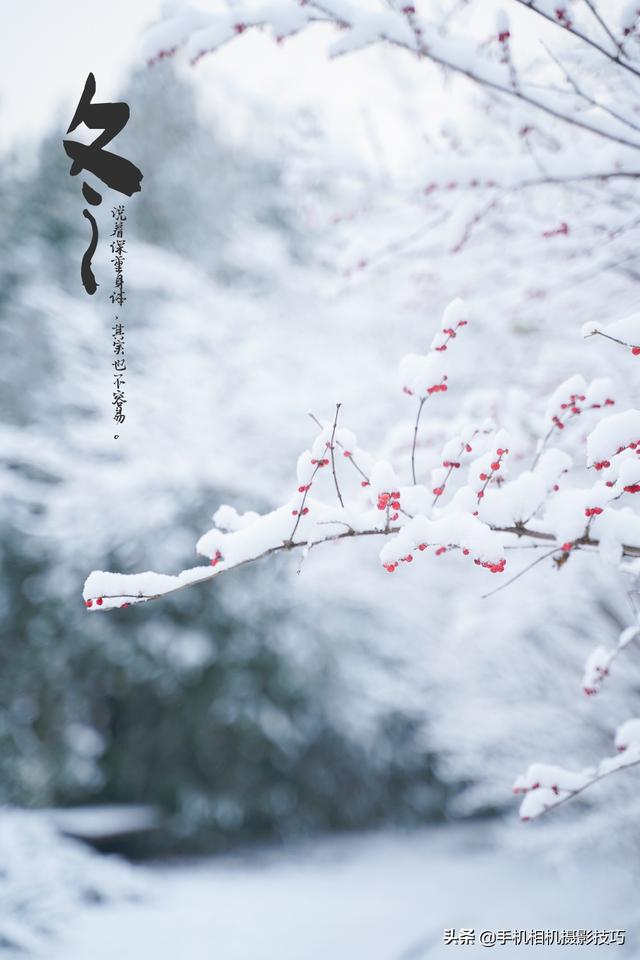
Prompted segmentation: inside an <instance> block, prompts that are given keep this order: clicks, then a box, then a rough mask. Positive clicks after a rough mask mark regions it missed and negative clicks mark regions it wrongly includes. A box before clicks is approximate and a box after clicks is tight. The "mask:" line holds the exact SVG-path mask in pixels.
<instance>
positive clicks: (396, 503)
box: [391, 500, 400, 510]
mask: <svg viewBox="0 0 640 960" xmlns="http://www.w3.org/2000/svg"><path fill="white" fill-rule="evenodd" d="M391 506H392V507H393V509H394V510H399V509H400V501H399V500H393V501H392V502H391Z"/></svg>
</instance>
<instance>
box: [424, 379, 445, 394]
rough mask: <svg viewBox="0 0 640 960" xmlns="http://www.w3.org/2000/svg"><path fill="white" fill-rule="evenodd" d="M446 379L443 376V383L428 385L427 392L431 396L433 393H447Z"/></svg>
mask: <svg viewBox="0 0 640 960" xmlns="http://www.w3.org/2000/svg"><path fill="white" fill-rule="evenodd" d="M446 379H447V378H446V377H443V378H442V383H434V385H433V386H432V387H427V393H428V394H429V396H431V394H432V393H440V392H442V393H446V390H447V385H446V383H445V382H444V381H445V380H446Z"/></svg>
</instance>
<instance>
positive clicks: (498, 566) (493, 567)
mask: <svg viewBox="0 0 640 960" xmlns="http://www.w3.org/2000/svg"><path fill="white" fill-rule="evenodd" d="M473 562H474V563H475V565H476V566H477V567H484V568H485V570H490V571H491V573H503V572H504V568H505V567H506V565H507V561H506V560H505V558H504V557H502V559H501V560H498V561H497V562H496V563H492V562H491V561H490V560H474V561H473Z"/></svg>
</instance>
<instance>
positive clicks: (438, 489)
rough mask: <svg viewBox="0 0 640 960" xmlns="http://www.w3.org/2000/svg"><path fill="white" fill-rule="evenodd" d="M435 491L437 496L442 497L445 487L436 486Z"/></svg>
mask: <svg viewBox="0 0 640 960" xmlns="http://www.w3.org/2000/svg"><path fill="white" fill-rule="evenodd" d="M433 492H434V494H435V495H436V497H441V496H442V494H443V493H444V487H434V488H433Z"/></svg>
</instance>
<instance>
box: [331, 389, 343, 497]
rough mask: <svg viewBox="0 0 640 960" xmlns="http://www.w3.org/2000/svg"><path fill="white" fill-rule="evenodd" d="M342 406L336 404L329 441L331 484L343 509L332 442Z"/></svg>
mask: <svg viewBox="0 0 640 960" xmlns="http://www.w3.org/2000/svg"><path fill="white" fill-rule="evenodd" d="M341 406H342V404H340V403H336V415H335V418H334V421H333V430H332V431H331V440H330V452H331V472H332V473H333V482H334V483H335V485H336V493H337V494H338V500H339V501H340V506H341V507H342V508H344V502H343V500H342V494H341V493H340V484H339V483H338V477H337V474H336V458H335V456H334V440H335V437H336V428H337V426H338V416H339V414H340V407H341Z"/></svg>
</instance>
